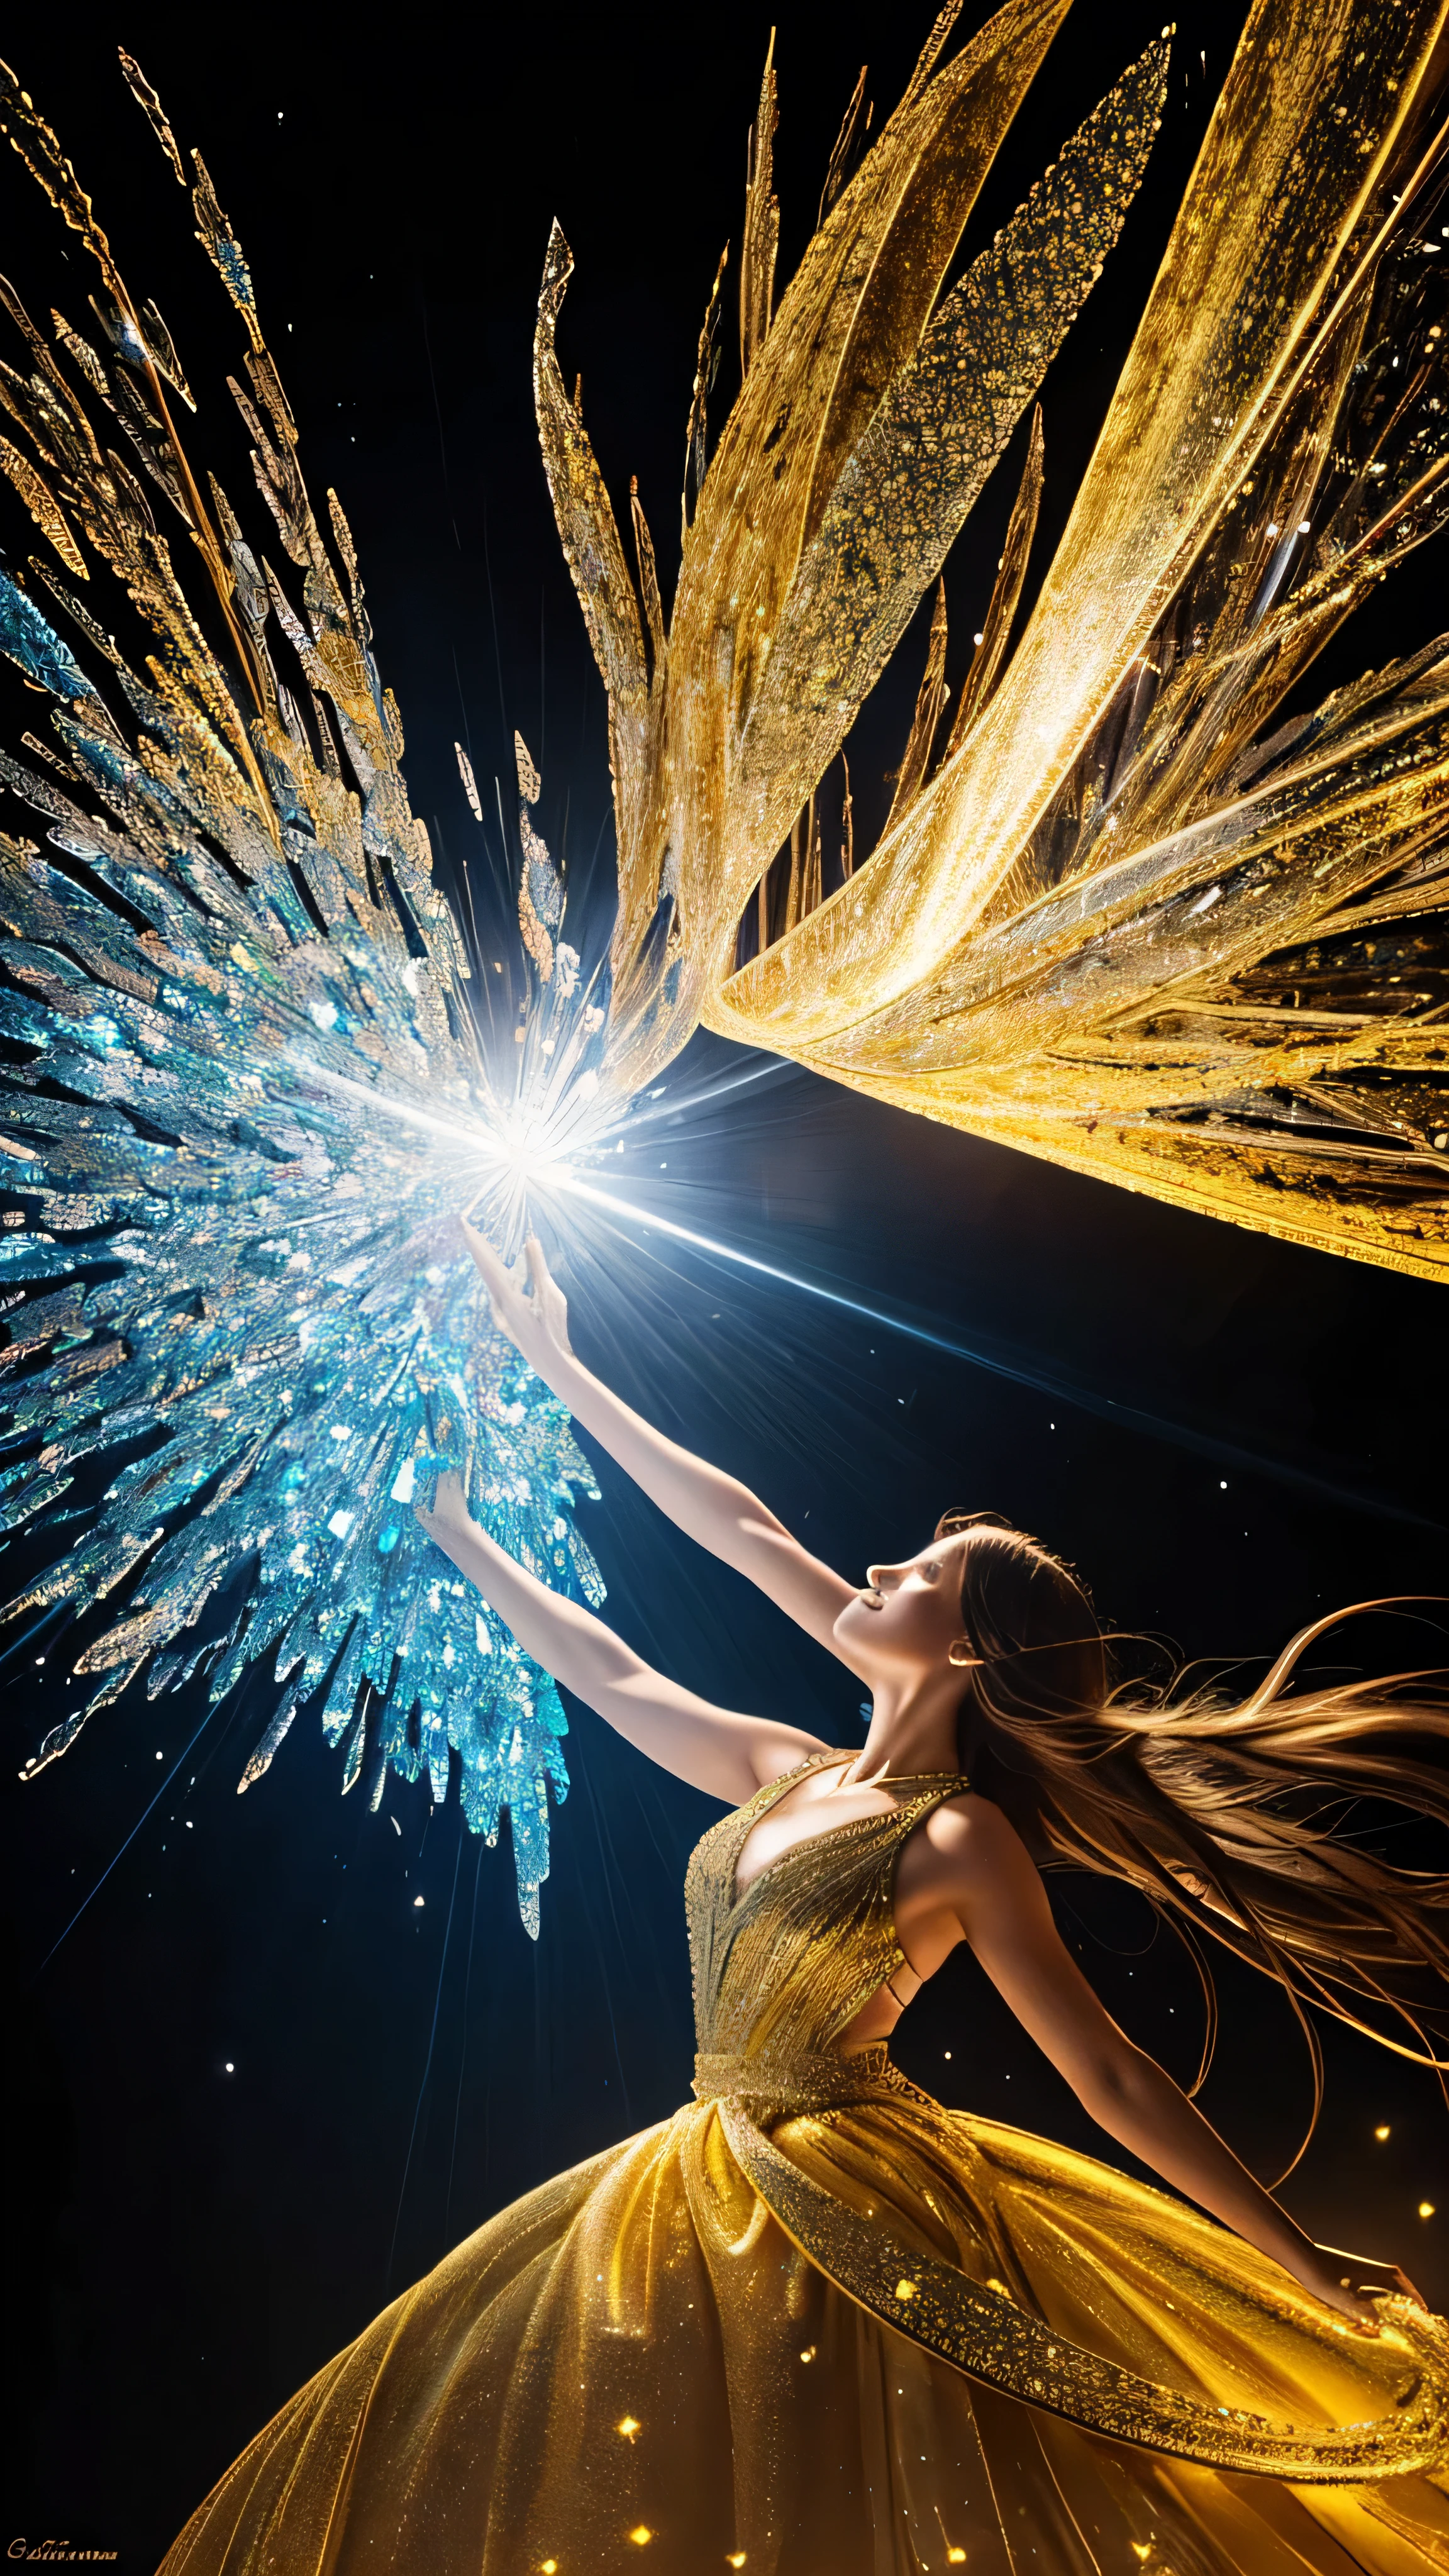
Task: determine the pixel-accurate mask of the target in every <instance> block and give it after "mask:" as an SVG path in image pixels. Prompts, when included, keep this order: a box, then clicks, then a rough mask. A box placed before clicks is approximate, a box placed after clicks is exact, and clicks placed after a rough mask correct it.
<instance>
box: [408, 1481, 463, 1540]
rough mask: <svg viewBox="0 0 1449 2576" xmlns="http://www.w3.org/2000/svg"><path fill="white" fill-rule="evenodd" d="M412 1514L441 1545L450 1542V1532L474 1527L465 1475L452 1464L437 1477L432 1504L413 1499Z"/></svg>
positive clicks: (452, 1533) (451, 1533)
mask: <svg viewBox="0 0 1449 2576" xmlns="http://www.w3.org/2000/svg"><path fill="white" fill-rule="evenodd" d="M413 1518H414V1519H415V1520H418V1521H421V1523H422V1525H423V1528H424V1529H425V1530H426V1531H427V1533H428V1536H429V1538H435V1539H436V1540H437V1541H438V1544H439V1546H440V1547H446V1546H447V1543H448V1539H449V1537H450V1536H452V1535H455V1534H456V1533H457V1532H459V1531H463V1530H470V1529H471V1528H472V1527H473V1521H472V1517H471V1515H470V1513H469V1510H468V1501H467V1497H466V1495H465V1494H464V1491H463V1479H462V1477H461V1476H460V1475H459V1474H458V1473H457V1471H456V1469H455V1468H452V1467H450V1468H449V1469H448V1470H447V1473H446V1474H445V1475H442V1476H440V1477H439V1478H438V1487H437V1492H436V1493H435V1494H434V1496H433V1499H432V1502H431V1504H426V1503H414V1505H413Z"/></svg>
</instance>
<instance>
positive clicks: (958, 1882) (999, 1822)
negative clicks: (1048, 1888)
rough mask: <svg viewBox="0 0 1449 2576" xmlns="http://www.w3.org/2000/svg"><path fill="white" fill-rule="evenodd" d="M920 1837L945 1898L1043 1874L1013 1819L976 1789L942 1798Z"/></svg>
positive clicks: (931, 1813) (1018, 1881) (926, 1822)
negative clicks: (963, 1890)
mask: <svg viewBox="0 0 1449 2576" xmlns="http://www.w3.org/2000/svg"><path fill="white" fill-rule="evenodd" d="M919 1839H920V1840H921V1841H922V1842H923V1844H924V1846H925V1851H926V1853H927V1854H929V1866H930V1870H931V1876H932V1878H933V1880H934V1881H935V1882H936V1884H937V1885H938V1886H939V1888H940V1891H941V1893H942V1894H943V1895H947V1894H950V1893H952V1892H954V1891H955V1890H956V1889H958V1888H966V1887H977V1888H979V1887H981V1886H982V1885H983V1884H985V1883H988V1882H992V1881H994V1882H997V1883H999V1884H1003V1885H1005V1884H1011V1883H1015V1884H1018V1885H1019V1884H1021V1882H1022V1881H1023V1879H1024V1878H1033V1879H1034V1878H1035V1877H1036V1876H1037V1874H1038V1873H1037V1869H1036V1864H1035V1862H1034V1861H1033V1859H1032V1857H1031V1854H1030V1853H1029V1852H1028V1850H1027V1848H1026V1845H1025V1843H1024V1842H1023V1841H1022V1839H1021V1836H1020V1834H1019V1833H1018V1832H1017V1830H1016V1827H1015V1826H1014V1825H1013V1824H1012V1822H1011V1820H1010V1818H1009V1817H1008V1816H1006V1815H1005V1814H1004V1813H1003V1811H1002V1809H1001V1808H1000V1807H998V1806H997V1805H996V1804H995V1803H994V1801H993V1800H992V1799H990V1798H983V1797H982V1796H981V1795H980V1794H979V1792H978V1791H976V1790H974V1789H963V1790H962V1792H961V1794H960V1795H959V1797H955V1798H943V1799H942V1801H941V1804H940V1805H939V1807H933V1808H932V1810H931V1812H930V1814H929V1816H928V1817H927V1818H926V1821H925V1825H924V1828H923V1830H922V1833H921V1835H920V1837H919Z"/></svg>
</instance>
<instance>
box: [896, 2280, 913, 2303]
mask: <svg viewBox="0 0 1449 2576" xmlns="http://www.w3.org/2000/svg"><path fill="white" fill-rule="evenodd" d="M915 2295H916V2284H915V2282H914V2281H897V2283H896V2297H897V2298H898V2299H913V2298H914V2297H915Z"/></svg>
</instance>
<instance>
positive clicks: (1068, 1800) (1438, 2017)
mask: <svg viewBox="0 0 1449 2576" xmlns="http://www.w3.org/2000/svg"><path fill="white" fill-rule="evenodd" d="M958 1531H965V1532H969V1534H970V1544H969V1545H968V1546H967V1548H966V1550H965V1552H964V1560H963V1569H962V1580H961V1616H962V1622H963V1625H964V1627H965V1631H966V1635H967V1638H968V1640H969V1643H970V1649H971V1652H972V1654H973V1655H974V1656H978V1657H979V1658H980V1661H979V1663H977V1664H975V1665H974V1666H973V1667H971V1668H970V1669H969V1670H968V1673H967V1679H966V1687H965V1692H964V1696H963V1700H962V1706H961V1713H960V1718H959V1721H958V1734H959V1745H960V1754H959V1759H960V1765H961V1769H962V1771H963V1772H964V1773H965V1774H966V1776H967V1778H968V1779H970V1781H971V1782H972V1785H973V1786H974V1787H975V1788H977V1789H978V1790H980V1791H981V1793H982V1794H983V1795H984V1796H987V1797H990V1798H993V1799H995V1800H996V1802H997V1803H998V1804H999V1805H1000V1806H1001V1807H1002V1808H1003V1809H1004V1810H1005V1812H1006V1813H1007V1814H1008V1815H1009V1816H1010V1818H1011V1819H1012V1822H1013V1823H1014V1824H1015V1825H1016V1826H1017V1828H1018V1830H1019V1831H1020V1832H1021V1833H1022V1835H1023V1837H1024V1839H1025V1840H1026V1842H1027V1844H1028V1846H1029V1848H1030V1849H1031V1850H1032V1851H1033V1853H1034V1855H1035V1857H1036V1858H1037V1859H1038V1860H1039V1861H1041V1862H1043V1863H1045V1864H1047V1865H1050V1864H1053V1863H1055V1864H1056V1865H1057V1866H1059V1867H1060V1866H1066V1867H1075V1868H1079V1869H1088V1870H1093V1871H1096V1872H1097V1873H1099V1874H1100V1875H1102V1876H1106V1877H1111V1878H1118V1879H1126V1880H1127V1881H1129V1883H1130V1884H1131V1885H1132V1886H1134V1887H1136V1888H1139V1889H1140V1890H1141V1891H1142V1893H1143V1895H1144V1896H1146V1897H1147V1898H1148V1899H1149V1901H1150V1902H1151V1903H1152V1904H1153V1905H1154V1906H1155V1907H1156V1908H1158V1909H1159V1911H1160V1912H1161V1913H1162V1914H1164V1915H1165V1916H1166V1917H1167V1918H1168V1919H1169V1920H1170V1921H1171V1922H1172V1923H1173V1925H1174V1926H1175V1928H1176V1929H1177V1931H1178V1932H1179V1933H1180V1934H1181V1936H1182V1938H1183V1940H1184V1942H1185V1944H1186V1946H1187V1948H1188V1951H1189V1953H1190V1955H1191V1956H1192V1959H1193V1962H1194V1965H1195V1966H1196V1968H1197V1971H1198V1974H1199V1976H1200V1978H1201V1980H1202V1987H1203V1995H1204V2001H1205V2004H1206V2007H1207V2038H1206V2044H1205V2048H1204V2055H1203V2063H1202V2067H1201V2069H1200V2070H1199V2077H1198V2081H1199V2082H1201V2080H1202V2075H1203V2074H1205V2073H1206V2070H1207V2065H1208V2062H1209V2060H1210V2057H1211V2054H1212V2040H1213V2033H1214V2029H1215V2024H1216V2004H1215V1998H1214V1994H1213V1983H1212V1975H1211V1971H1210V1969H1209V1966H1208V1961H1207V1957H1206V1955H1205V1953H1204V1949H1203V1936H1206V1937H1207V1938H1208V1939H1209V1940H1212V1941H1215V1942H1218V1943H1220V1944H1221V1945H1222V1946H1223V1947H1224V1948H1225V1949H1228V1950H1231V1951H1234V1952H1235V1953H1236V1955H1237V1956H1238V1957H1239V1958H1240V1959H1245V1960H1247V1961H1248V1963H1249V1964H1250V1966H1252V1967H1255V1968H1258V1969H1261V1970H1262V1971H1263V1972H1264V1973H1265V1974H1267V1975H1268V1976H1271V1977H1273V1978H1275V1979H1276V1980H1277V1982H1278V1984H1279V1985H1280V1986H1281V1987H1282V1988H1283V1990H1284V1992H1285V1994H1286V1995H1287V1997H1288V1999H1289V2001H1290V2003H1291V2004H1292V2006H1293V2009H1294V2011H1295V2013H1296V2015H1297V2017H1298V2020H1299V2023H1300V2025H1301V2027H1302V2030H1303V2033H1304V2037H1305V2039H1306V2041H1307V2044H1308V2048H1309V2052H1310V2055H1311V2058H1312V2062H1313V2071H1314V2107H1313V2120H1314V2122H1316V2120H1317V2116H1318V2109H1319V2105H1320V2102H1321V2100H1322V2058H1321V2051H1320V2047H1319V2042H1318V2036H1317V2033H1316V2031H1315V2030H1314V2027H1313V2023H1312V2021H1311V2019H1310V2017H1309V2014H1308V2010H1307V2007H1308V2006H1309V2005H1317V2006H1318V2007H1319V2008H1320V2009H1322V2010H1324V2011H1327V2012H1330V2013H1332V2014H1334V2015H1335V2016H1336V2017H1337V2019H1338V2020H1340V2021H1343V2022H1347V2023H1348V2024H1349V2025H1350V2027H1351V2028H1353V2029H1355V2030H1358V2031H1363V2032H1365V2033H1366V2034H1367V2035H1368V2036H1369V2037H1370V2038H1373V2039H1376V2040H1378V2041H1379V2042H1380V2043H1381V2044H1382V2045H1383V2046H1385V2047H1388V2048H1391V2049H1393V2050H1394V2051H1395V2052H1396V2053H1397V2054H1398V2055H1400V2056H1403V2057H1408V2058H1412V2059H1413V2060H1414V2061H1415V2062H1416V2063H1417V2064H1419V2065H1425V2066H1432V2067H1435V2068H1436V2069H1437V2070H1438V2071H1439V2073H1440V2076H1441V2080H1442V2077H1443V2075H1444V2074H1445V2073H1446V2072H1449V2048H1446V2044H1445V2040H1444V2037H1443V2035H1442V2034H1443V2027H1444V2012H1445V2006H1446V2004H1449V1876H1446V1875H1443V1874H1440V1873H1437V1872H1430V1871H1426V1870H1415V1869H1407V1868H1402V1867H1396V1866H1395V1865H1394V1864H1393V1863H1391V1862H1389V1861H1387V1860H1384V1859H1382V1858H1381V1857H1379V1856H1378V1855H1377V1853H1376V1852H1375V1851H1374V1850H1372V1849H1371V1848H1369V1847H1368V1846H1367V1845H1366V1844H1365V1843H1363V1842H1360V1841H1358V1840H1355V1839H1350V1838H1349V1837H1348V1836H1347V1834H1346V1833H1345V1831H1344V1827H1345V1823H1346V1821H1347V1818H1348V1815H1349V1811H1350V1810H1351V1809H1353V1808H1354V1807H1355V1806H1356V1805H1357V1804H1358V1802H1360V1801H1371V1802H1373V1805H1374V1806H1375V1807H1378V1806H1379V1805H1380V1803H1381V1802H1389V1803H1390V1804H1392V1806H1393V1807H1394V1808H1396V1809H1397V1810H1398V1811H1399V1815H1400V1816H1401V1817H1402V1816H1403V1815H1404V1814H1405V1813H1406V1812H1407V1813H1408V1814H1409V1815H1412V1816H1416V1817H1420V1818H1427V1819H1432V1820H1433V1821H1434V1822H1436V1823H1438V1824H1440V1825H1449V1766H1446V1764H1445V1761H1444V1748H1445V1746H1446V1745H1449V1677H1446V1675H1445V1674H1444V1673H1443V1672H1438V1673H1435V1672H1406V1673H1397V1674H1393V1675H1391V1676H1389V1677H1388V1678H1386V1679H1382V1680H1373V1681H1363V1680H1357V1681H1347V1682H1335V1683H1332V1684H1327V1685H1320V1684H1319V1683H1317V1682H1316V1681H1314V1680H1312V1679H1311V1678H1310V1679H1308V1680H1304V1679H1303V1678H1302V1677H1301V1667H1302V1662H1303V1658H1304V1656H1305V1654H1306V1653H1307V1652H1308V1650H1309V1649H1310V1648H1311V1647H1312V1646H1313V1645H1315V1643H1316V1642H1317V1641H1318V1639H1319V1638H1321V1637H1322V1636H1323V1635H1324V1634H1325V1632H1326V1631H1327V1630H1329V1629H1331V1628H1333V1627H1335V1626H1336V1625H1338V1624H1339V1622H1340V1621H1342V1620H1343V1619H1345V1618H1349V1617H1352V1616H1354V1615H1355V1612H1354V1611H1349V1610H1344V1611H1337V1612H1334V1613H1333V1614H1331V1615H1330V1617H1328V1618H1326V1619H1320V1620H1316V1621H1315V1622H1314V1624H1313V1626H1312V1627H1310V1628H1304V1629H1303V1630H1302V1631H1301V1632H1300V1633H1299V1635H1298V1636H1296V1637H1294V1638H1293V1640H1292V1641H1291V1643H1290V1644H1289V1645H1287V1646H1285V1648H1284V1650H1283V1652H1282V1654H1281V1655H1280V1656H1279V1657H1278V1659H1277V1661H1276V1663H1274V1664H1273V1666H1272V1667H1271V1669H1270V1670H1269V1672H1268V1673H1267V1674H1266V1675H1265V1676H1264V1678H1263V1680H1262V1681H1261V1682H1260V1683H1259V1684H1258V1687H1257V1688H1256V1690H1254V1691H1252V1692H1251V1693H1250V1694H1249V1695H1248V1697H1247V1698H1245V1699H1237V1700H1234V1699H1231V1698H1229V1697H1228V1696H1226V1695H1225V1693H1224V1692H1223V1691H1222V1689H1221V1688H1207V1689H1203V1688H1197V1689H1189V1688H1186V1687H1183V1686H1182V1684H1181V1683H1179V1684H1178V1685H1175V1686H1174V1685H1169V1686H1168V1688H1167V1689H1165V1690H1150V1689H1148V1688H1146V1687H1145V1686H1143V1685H1142V1684H1130V1683H1129V1684H1119V1685H1117V1686H1115V1687H1114V1685H1113V1682H1112V1676H1111V1671H1110V1665H1109V1657H1108V1641H1107V1639H1106V1638H1105V1637H1104V1636H1103V1634H1102V1630H1101V1628H1100V1626H1099V1625H1098V1621H1097V1617H1096V1614H1095V1612H1094V1610H1093V1608H1092V1604H1091V1602H1090V1600H1089V1598H1088V1596H1087V1593H1086V1590H1085V1588H1084V1587H1083V1585H1082V1584H1081V1583H1080V1582H1079V1581H1078V1579H1077V1577H1076V1576H1075V1575H1074V1574H1073V1573H1072V1572H1071V1570H1070V1569H1069V1568H1068V1567H1067V1566H1065V1565H1063V1564H1062V1563H1061V1561H1060V1559H1059V1558H1057V1557H1055V1556H1052V1555H1051V1554H1050V1553H1049V1552H1048V1550H1047V1549H1045V1548H1044V1547H1042V1546H1040V1545H1039V1544H1038V1542H1037V1541H1036V1540H1035V1539H1032V1538H1028V1537H1027V1536H1026V1535H1025V1534H1024V1533H1023V1532H1022V1531H1019V1530H1015V1529H1013V1528H1012V1527H1011V1525H1010V1523H1009V1522H1004V1521H1002V1520H1000V1519H999V1518H998V1516H997V1515H996V1514H994V1513H983V1512H947V1513H946V1514H945V1515H944V1517H943V1518H942V1520H941V1522H940V1524H939V1526H938V1528H937V1532H936V1535H937V1537H938V1538H945V1537H947V1536H950V1535H952V1534H954V1533H956V1532H958ZM1385 1606H1387V1605H1385V1604H1383V1603H1375V1602H1366V1603H1360V1604H1358V1605H1357V1609H1358V1610H1373V1609H1380V1608H1383V1607H1385ZM1312 2129H1313V2123H1310V2126H1309V2130H1308V2136H1311V2135H1312ZM1306 2144H1307V2137H1305V2139H1304V2145H1305V2146H1306ZM1302 2152H1303V2149H1302V2148H1301V2147H1300V2149H1299V2154H1300V2155H1301V2154H1302ZM1295 2161H1296V2159H1295ZM1289 2170H1290V2171H1291V2167H1290V2168H1289Z"/></svg>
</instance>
